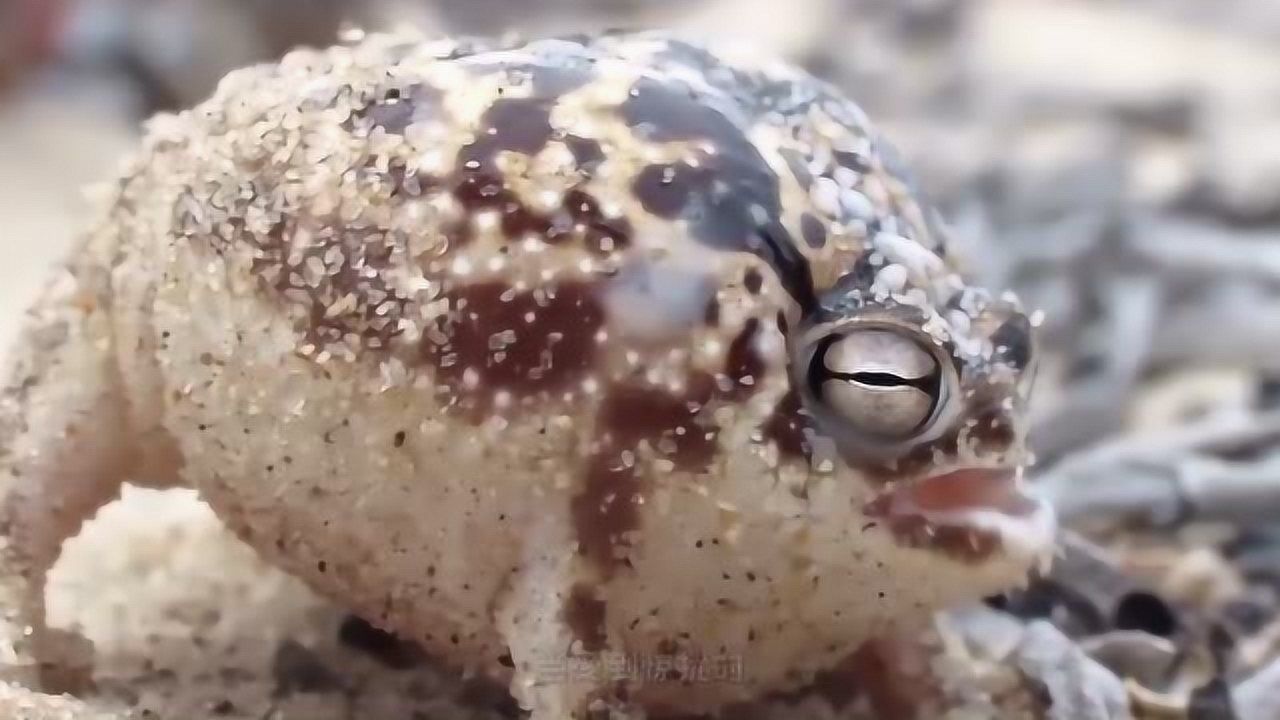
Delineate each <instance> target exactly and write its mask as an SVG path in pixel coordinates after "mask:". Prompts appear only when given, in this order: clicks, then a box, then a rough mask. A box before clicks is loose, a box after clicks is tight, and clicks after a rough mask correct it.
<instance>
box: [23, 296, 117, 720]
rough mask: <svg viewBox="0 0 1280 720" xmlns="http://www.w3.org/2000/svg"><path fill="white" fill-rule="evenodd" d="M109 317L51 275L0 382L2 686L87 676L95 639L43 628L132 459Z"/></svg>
mask: <svg viewBox="0 0 1280 720" xmlns="http://www.w3.org/2000/svg"><path fill="white" fill-rule="evenodd" d="M107 315H108V314H107V312H106V310H105V309H103V306H102V303H101V302H98V301H97V298H96V296H95V295H93V294H92V293H89V292H87V291H86V290H85V289H84V285H83V284H82V282H81V281H80V280H78V279H77V278H74V277H71V276H67V277H65V278H63V279H62V281H61V282H55V283H53V284H52V285H51V286H50V287H49V288H48V290H47V291H46V293H45V295H44V297H43V298H42V299H41V301H40V302H39V303H38V304H37V305H36V306H35V308H34V309H33V310H32V312H31V317H30V322H29V325H28V327H27V328H26V330H25V332H24V333H23V334H22V335H21V336H20V337H19V339H18V343H17V345H16V346H15V348H14V350H15V352H14V353H13V356H12V357H11V358H10V365H9V367H8V373H7V375H6V376H5V377H4V378H3V383H4V384H3V385H2V386H0V608H3V609H4V610H3V616H2V617H0V682H19V683H22V684H24V685H27V686H30V687H33V686H37V685H39V686H46V685H45V683H46V682H47V683H48V685H47V686H46V687H49V689H54V690H58V691H61V690H64V689H75V688H76V686H82V685H83V681H84V680H86V679H87V678H88V677H89V667H90V661H89V652H88V648H89V645H88V642H87V641H85V640H83V639H80V638H75V637H74V636H71V635H70V634H67V633H61V632H52V631H50V630H49V629H48V628H47V627H46V626H45V607H44V588H45V580H46V577H47V575H48V572H49V569H50V568H51V567H52V566H53V564H54V562H55V561H56V560H57V559H58V555H59V554H60V552H61V549H62V544H63V542H64V541H66V540H67V539H68V538H70V537H73V536H74V535H75V534H76V533H78V532H79V531H80V527H81V525H82V524H83V523H84V521H85V520H87V519H89V518H91V517H92V516H93V514H94V513H95V512H97V510H98V508H100V507H101V506H102V505H104V504H106V503H107V502H109V501H110V500H111V499H112V498H114V497H115V496H116V495H117V494H118V493H119V489H120V485H121V484H122V483H123V481H124V479H125V477H126V476H127V475H128V474H129V472H130V471H131V470H132V469H133V467H134V465H135V462H134V458H135V455H136V453H134V452H133V444H132V443H131V440H130V434H129V430H128V427H129V423H128V420H129V418H128V408H127V405H126V403H125V399H124V396H123V391H122V390H121V387H120V386H121V383H120V381H119V373H118V371H117V368H116V363H115V359H114V357H113V354H112V344H111V342H110V338H111V330H110V322H109V318H108V316H107ZM67 685H70V686H71V687H66V686H67ZM6 717H7V716H6ZM34 717H39V716H38V715H36V716H34Z"/></svg>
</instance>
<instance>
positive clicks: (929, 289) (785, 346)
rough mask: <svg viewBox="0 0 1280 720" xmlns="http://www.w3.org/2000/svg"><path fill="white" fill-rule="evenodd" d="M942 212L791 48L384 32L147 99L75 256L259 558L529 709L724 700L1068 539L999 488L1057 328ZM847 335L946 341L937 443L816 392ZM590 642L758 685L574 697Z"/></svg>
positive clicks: (133, 409)
mask: <svg viewBox="0 0 1280 720" xmlns="http://www.w3.org/2000/svg"><path fill="white" fill-rule="evenodd" d="M929 212H930V211H929V210H928V209H927V208H926V207H925V206H923V205H922V204H921V203H920V202H919V200H918V199H917V196H916V194H915V192H914V191H913V188H912V186H911V185H910V184H909V183H908V182H907V181H906V180H905V179H904V177H903V175H902V173H901V171H900V170H899V169H898V168H897V166H896V165H895V164H894V163H893V162H892V161H891V160H890V157H889V155H888V151H887V149H886V148H885V146H884V144H883V142H882V141H881V140H880V139H879V138H878V137H877V136H876V135H875V134H874V132H873V131H872V130H871V129H870V127H869V125H868V123H867V121H866V119H865V117H863V115H862V113H861V112H860V111H859V110H858V109H857V107H856V106H854V105H853V104H851V103H849V102H848V101H846V100H844V99H842V98H840V97H839V96H838V95H836V94H835V93H834V92H833V91H832V90H830V89H829V88H828V87H826V86H825V85H822V84H820V83H818V82H817V81H814V80H812V79H811V78H808V77H807V76H805V75H803V74H801V73H799V72H797V71H794V70H792V69H790V68H787V67H785V66H776V67H774V66H769V67H763V66H760V65H759V64H758V63H755V62H746V61H742V60H735V59H732V58H731V57H730V56H729V55H717V54H713V53H711V52H709V51H707V50H704V49H702V48H700V47H698V46H695V45H693V44H689V43H686V42H682V41H676V40H672V39H669V38H665V37H661V36H656V35H641V36H626V35H622V36H607V37H603V38H583V39H572V40H555V41H541V42H537V43H533V44H530V45H527V46H524V47H518V48H486V47H483V46H482V45H481V44H477V43H474V42H463V43H455V42H437V43H425V42H422V41H418V40H406V39H403V38H388V37H375V38H370V39H367V40H364V41H363V42H361V43H358V44H355V45H353V46H351V47H343V48H337V49H333V50H330V51H326V52H300V53H295V54H293V55H291V56H289V57H288V58H286V60H285V61H284V62H283V63H282V64H281V65H279V66H271V67H265V68H259V69H251V70H247V71H243V72H240V73H236V74H233V75H232V76H230V77H229V78H228V79H227V80H226V81H225V82H224V83H223V85H222V86H221V87H220V89H219V91H218V93H217V95H216V96H215V97H214V98H213V99H211V100H210V101H209V102H208V103H206V104H204V105H202V106H200V107H199V108H197V109H196V110H194V111H192V112H189V113H184V114H183V115H182V116H180V117H175V118H167V119H162V120H160V121H158V122H157V123H156V124H155V125H154V126H153V128H152V131H151V133H150V134H149V139H148V141H147V146H146V148H145V150H144V152H143V153H142V155H141V156H140V158H139V160H138V161H137V162H136V164H135V165H134V166H133V169H132V171H131V172H130V174H129V175H128V176H127V177H126V179H125V180H123V181H122V182H121V184H120V185H119V186H118V188H117V190H116V193H115V195H114V197H113V199H112V202H111V209H110V210H109V211H108V213H107V215H106V216H105V218H104V220H103V222H102V223H101V225H100V226H99V229H98V231H97V232H96V233H95V234H94V235H93V237H91V238H90V240H89V241H88V245H87V246H88V247H89V248H90V251H89V252H88V253H87V254H86V259H85V260H84V261H82V264H83V265H84V268H83V269H82V272H81V277H84V276H85V275H86V274H93V273H101V271H102V270H103V269H104V268H109V275H110V283H109V286H110V287H109V290H106V291H104V292H105V294H106V295H107V296H109V300H110V314H111V318H112V321H111V327H112V330H111V342H112V344H113V345H112V346H113V347H114V348H115V350H114V357H115V359H116V361H117V362H118V365H119V370H120V373H121V377H122V378H123V387H125V388H127V392H128V394H129V400H130V403H129V413H130V425H129V428H130V435H131V437H134V438H147V441H146V442H145V443H143V444H144V445H145V446H146V448H148V449H147V450H144V451H143V452H144V454H145V453H150V454H153V455H157V456H163V457H165V458H169V459H170V461H171V462H175V463H176V462H180V463H181V471H180V476H181V479H182V480H183V481H184V482H186V483H190V484H193V485H195V486H196V487H198V488H199V489H200V490H201V492H202V493H203V494H204V495H205V497H207V498H208V500H209V501H210V502H211V503H212V504H213V506H214V507H215V509H217V511H218V512H219V514H220V515H221V516H222V517H223V518H224V519H225V520H226V521H227V522H228V524H229V525H230V526H231V527H233V528H235V529H236V531H237V532H238V533H239V534H240V535H241V536H242V537H244V538H245V539H246V540H247V541H248V542H250V543H251V544H253V545H254V546H255V547H256V548H258V549H259V551H260V552H262V553H263V554H264V555H266V556H267V557H269V558H271V559H272V560H273V561H275V562H277V563H279V564H281V565H282V566H284V567H286V568H288V569H290V570H292V571H293V572H295V573H297V574H298V575H300V576H302V577H304V578H305V579H307V580H308V581H309V582H310V583H312V584H313V585H314V586H315V587H317V588H318V589H320V590H321V591H323V592H326V593H328V594H330V595H331V596H333V597H335V598H337V599H338V600H340V601H342V602H344V603H346V604H348V605H349V606H351V607H352V608H353V609H354V610H356V611H357V612H359V613H361V614H363V615H365V616H366V617H368V618H370V619H371V620H373V621H375V622H377V623H378V624H380V625H383V626H384V627H386V628H388V629H391V630H395V631H397V632H399V633H402V634H404V635H406V636H408V637H411V638H413V639H415V640H418V641H420V642H423V643H424V644H426V645H427V646H428V647H429V648H430V649H431V650H433V651H435V652H437V653H439V654H441V655H443V656H445V657H447V658H449V659H451V660H453V661H456V662H457V663H459V664H461V665H466V666H469V667H474V668H477V669H480V670H482V671H485V672H489V673H493V674H496V675H499V676H501V677H507V678H510V679H511V680H512V683H513V686H512V687H513V691H514V692H515V693H516V695H517V697H518V698H519V699H520V700H521V701H522V702H524V703H525V704H526V706H528V707H530V708H531V709H533V710H534V711H535V713H536V715H535V716H536V717H537V718H557V717H563V716H565V715H568V714H580V713H581V712H583V711H584V708H585V707H586V706H587V705H588V704H589V703H590V702H591V701H593V700H596V701H605V702H610V703H623V700H624V699H625V701H626V702H628V703H632V704H637V705H643V706H647V707H649V708H651V709H654V710H667V711H701V710H710V709H714V708H716V707H718V706H720V705H722V704H724V703H727V702H735V701H741V700H746V699H750V698H751V697H755V696H758V695H760V694H761V693H765V692H770V691H775V690H785V689H787V688H790V687H794V686H796V685H797V684H801V683H803V682H804V681H805V680H806V678H807V677H809V676H811V675H812V673H813V672H815V671H818V670H821V669H823V668H825V667H829V666H830V665H832V664H834V663H835V662H836V661H838V660H839V659H840V658H842V657H844V656H846V655H848V654H849V653H850V652H852V651H853V650H854V649H856V648H857V647H858V646H859V645H860V644H861V643H862V642H864V641H865V640H867V639H868V638H871V637H874V636H876V635H879V634H883V633H887V632H890V631H892V630H893V629H894V628H896V627H898V626H899V625H901V624H905V623H910V622H914V621H918V620H919V619H921V618H922V617H923V616H924V615H925V614H927V612H928V611H930V610H932V609H934V608H937V607H940V606H943V605H946V604H949V603H954V602H963V601H966V600H971V599H975V598H978V597H981V596H983V595H984V594H988V593H990V592H993V591H996V590H999V589H1001V588H1003V587H1006V586H1008V585H1010V584H1013V583H1016V582H1018V581H1019V580H1020V578H1021V577H1022V575H1023V573H1024V572H1025V570H1026V569H1027V567H1028V566H1029V565H1030V564H1032V563H1033V562H1034V561H1035V560H1037V559H1038V558H1039V557H1041V556H1042V555H1043V554H1044V552H1045V551H1046V550H1047V543H1048V534H1049V527H1050V525H1049V523H1050V521H1049V520H1048V518H1047V515H1046V514H1045V512H1044V511H1043V509H1042V508H1040V507H1039V506H1038V505H1037V504H1036V503H1034V502H1031V501H1029V500H1027V499H1026V498H1023V497H1022V496H1021V495H1020V494H1019V493H1017V492H1016V490H1015V489H1014V488H1013V487H1012V485H1010V484H1009V482H1007V480H1008V477H1009V472H1010V471H1011V469H1012V468H1014V467H1016V466H1017V465H1019V464H1020V463H1021V462H1022V460H1023V448H1022V435H1023V431H1022V418H1021V414H1020V410H1021V403H1022V393H1023V392H1024V391H1025V385H1026V374H1027V373H1026V371H1027V369H1028V367H1029V366H1030V365H1031V363H1032V357H1031V353H1032V351H1031V338H1030V334H1031V328H1030V323H1029V322H1028V320H1027V318H1026V316H1025V315H1023V314H1022V312H1021V311H1020V310H1019V309H1018V308H1017V306H1016V303H1015V302H1014V301H1013V300H1012V299H1009V298H999V299H997V298H993V297H991V296H990V295H989V294H988V293H986V292H984V291H982V290H980V289H977V288H973V287H970V286H968V285H966V284H965V283H964V282H963V280H962V279H961V278H959V277H958V276H957V275H956V274H955V273H954V271H953V270H952V269H951V267H950V266H949V265H948V260H947V256H946V252H945V247H944V245H943V237H942V235H941V234H940V232H939V231H938V229H937V227H936V226H935V225H934V224H933V223H932V222H931V221H930V217H929ZM855 326H857V327H863V326H865V327H876V328H884V329H887V331H889V332H891V333H892V337H893V338H897V337H903V338H909V339H910V341H911V343H913V345H912V347H918V348H920V349H922V352H923V353H924V356H925V357H928V358H934V359H933V360H927V361H921V362H927V363H935V362H936V363H937V368H938V369H937V371H936V372H935V373H934V374H933V375H931V376H930V378H929V379H927V381H926V379H919V380H913V381H912V382H915V383H916V385H912V386H911V387H910V388H900V391H901V392H904V393H910V392H913V390H911V388H915V389H916V390H919V391H920V392H923V393H932V392H935V391H938V387H943V386H945V387H943V390H942V391H939V392H942V394H943V395H944V396H945V402H944V401H942V400H939V401H937V402H936V403H933V404H932V406H931V407H932V408H933V409H932V410H931V411H930V412H931V414H930V418H929V422H928V423H927V424H925V423H921V428H920V431H919V432H918V433H915V434H913V435H911V436H910V437H892V438H890V437H888V436H886V435H884V434H883V433H878V432H876V428H875V427H874V423H875V422H876V415H875V414H874V413H872V414H871V415H870V416H868V417H869V419H867V418H864V419H863V421H862V422H863V426H861V427H859V428H858V431H857V432H854V431H852V430H851V427H850V425H849V423H848V421H847V420H846V419H844V418H843V417H842V415H841V413H840V412H836V411H834V410H833V409H832V406H831V405H829V404H828V403H827V402H826V400H825V399H824V396H823V393H824V392H826V391H825V390H824V389H823V386H822V385H821V383H820V382H819V381H818V380H816V379H815V377H816V376H815V375H814V374H813V373H814V372H815V370H814V368H815V366H814V362H815V358H818V359H819V360H821V356H822V354H823V353H825V352H826V351H825V350H817V349H815V348H819V347H821V348H826V347H828V346H829V344H830V342H829V341H824V340H823V339H824V338H837V337H840V336H843V334H845V333H848V332H851V331H852V330H851V329H852V328H854V327H855ZM824 342H826V343H827V344H825V345H824V344H823V343H824ZM849 377H850V378H853V377H854V375H850V376H849ZM858 377H861V378H866V379H868V382H872V383H873V384H875V383H884V382H890V380H892V382H897V380H895V379H893V378H892V376H887V375H884V374H883V373H881V374H879V375H877V374H874V373H873V374H872V375H861V376H858ZM885 378H890V380H886V379H885ZM935 386H937V387H935ZM876 387H879V386H878V385H877V386H876ZM895 387H896V386H895ZM866 392H877V390H875V388H872V390H868V391H866ZM895 392H896V391H895ZM867 423H871V424H872V427H870V428H868V427H866V424H867ZM179 458H180V459H179ZM147 464H148V465H149V466H153V467H154V466H157V465H160V464H161V463H158V462H151V463H147ZM930 478H932V480H929V479H930ZM568 651H572V652H574V653H583V652H585V653H591V654H595V657H596V658H597V659H598V660H600V664H598V666H597V667H605V665H604V660H605V659H607V658H610V657H621V656H627V657H643V658H650V659H652V658H659V657H679V658H686V659H688V658H722V659H724V658H729V659H732V660H734V661H736V663H737V665H736V667H739V668H740V672H739V674H738V676H736V677H735V678H734V679H733V680H732V681H728V682H726V681H723V680H722V681H717V682H711V681H703V680H697V679H695V678H694V677H692V676H691V675H688V674H687V673H688V672H689V671H688V670H687V669H686V670H685V671H684V672H686V675H684V676H678V674H677V675H672V674H670V673H665V672H664V673H663V674H662V677H652V676H650V675H646V674H643V673H637V672H634V671H633V672H630V673H629V674H626V675H625V676H623V677H616V676H614V677H610V678H601V677H597V678H596V679H594V680H591V681H581V679H580V681H579V682H576V683H575V682H568V681H566V680H565V678H563V677H557V673H556V669H557V667H559V668H561V669H562V668H563V667H564V666H563V661H562V659H563V657H564V655H565V653H566V652H568ZM557 663H560V664H559V665H557Z"/></svg>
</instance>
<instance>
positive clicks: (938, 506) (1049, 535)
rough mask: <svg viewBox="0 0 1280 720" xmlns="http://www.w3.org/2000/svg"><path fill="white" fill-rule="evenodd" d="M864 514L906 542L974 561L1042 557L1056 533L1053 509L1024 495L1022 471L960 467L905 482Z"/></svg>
mask: <svg viewBox="0 0 1280 720" xmlns="http://www.w3.org/2000/svg"><path fill="white" fill-rule="evenodd" d="M864 511H865V512H866V514H867V515H868V516H869V517H872V518H876V519H878V520H882V521H883V522H884V524H885V525H886V526H887V528H888V529H889V531H890V532H891V533H893V535H894V536H895V537H896V538H897V539H898V540H899V541H900V542H902V543H904V544H908V545H911V546H913V547H923V548H929V549H933V550H937V551H940V552H943V553H944V554H947V555H950V556H952V557H954V558H956V559H960V560H965V561H970V562H977V561H984V560H986V559H988V558H989V557H991V556H993V555H996V554H1000V555H1004V556H1034V557H1039V556H1042V555H1043V554H1044V553H1045V552H1046V549H1047V548H1049V547H1051V546H1052V544H1053V535H1054V531H1055V523H1054V518H1053V512H1052V510H1051V509H1050V507H1049V505H1048V504H1047V503H1045V502H1044V501H1042V500H1038V499H1035V498H1033V497H1031V496H1029V495H1027V494H1026V493H1025V492H1024V490H1023V487H1022V482H1021V471H1020V469H1019V468H1017V467H971V468H957V469H953V470H949V471H947V472H944V473H939V474H937V475H931V476H928V477H925V478H921V479H919V480H914V481H909V482H899V483H898V484H896V485H895V486H894V487H892V488H890V489H888V490H886V491H884V492H882V493H881V494H880V495H878V496H877V497H876V498H875V499H874V500H872V501H871V502H870V503H867V505H866V506H865V507H864Z"/></svg>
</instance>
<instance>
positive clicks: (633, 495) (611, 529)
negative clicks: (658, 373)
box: [570, 375, 717, 579]
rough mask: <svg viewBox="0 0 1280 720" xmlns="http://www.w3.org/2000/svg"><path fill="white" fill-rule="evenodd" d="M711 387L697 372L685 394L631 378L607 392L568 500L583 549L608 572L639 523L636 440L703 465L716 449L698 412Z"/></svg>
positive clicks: (693, 467) (682, 463) (680, 463)
mask: <svg viewBox="0 0 1280 720" xmlns="http://www.w3.org/2000/svg"><path fill="white" fill-rule="evenodd" d="M714 387H715V383H714V381H713V380H712V379H711V378H710V377H707V376H705V375H700V376H695V378H694V379H693V380H692V381H691V382H690V387H689V389H688V391H687V393H686V394H685V396H684V397H675V396H672V395H668V394H666V393H664V392H662V391H661V390H658V389H655V388H645V387H636V386H630V385H618V386H614V387H612V388H610V390H609V393H608V395H606V396H605V399H604V401H603V403H602V404H601V407H600V410H599V413H598V415H597V416H596V435H597V447H596V448H595V450H594V452H592V453H591V455H590V457H588V458H587V463H586V466H585V467H584V469H583V473H584V481H583V487H582V490H581V492H579V494H578V495H577V496H575V497H574V498H573V500H572V502H571V507H570V510H571V513H572V515H573V523H574V527H575V529H576V530H577V535H578V546H579V552H581V553H582V554H583V555H585V556H586V557H587V558H588V560H589V561H590V562H591V563H592V564H593V565H594V566H595V567H596V568H598V569H599V570H600V572H601V574H602V575H603V576H604V578H605V579H608V578H609V577H611V576H612V575H613V573H614V572H615V571H616V570H617V567H618V566H619V565H620V564H623V563H624V562H625V561H624V559H623V558H621V557H619V553H618V551H619V550H620V549H623V548H625V547H626V545H627V539H626V537H625V535H626V534H627V533H628V532H630V531H632V530H635V529H636V528H637V527H638V523H639V512H638V509H637V502H638V501H639V499H640V496H641V492H642V486H641V481H642V477H643V474H642V473H643V469H642V468H641V467H640V464H639V462H640V461H639V458H638V457H637V454H636V450H637V448H639V446H640V444H641V443H642V442H646V443H647V444H648V445H649V446H650V447H651V448H653V449H654V450H655V451H657V452H658V453H659V454H660V455H662V456H664V457H666V458H668V459H669V460H671V461H672V462H673V463H674V464H675V467H676V469H678V470H685V471H689V472H700V471H704V470H706V468H707V467H708V465H710V463H711V460H712V459H713V457H714V456H715V452H716V447H717V446H716V430H715V429H714V428H707V427H704V426H702V425H701V424H700V423H699V422H698V421H699V417H698V415H699V413H700V412H701V411H702V409H703V408H704V407H705V406H706V404H707V402H708V401H709V400H710V399H711V397H712V394H713V392H714Z"/></svg>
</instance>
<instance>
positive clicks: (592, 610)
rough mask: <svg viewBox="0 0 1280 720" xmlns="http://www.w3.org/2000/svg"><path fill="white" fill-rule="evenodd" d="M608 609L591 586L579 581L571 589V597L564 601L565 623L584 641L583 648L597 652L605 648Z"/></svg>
mask: <svg viewBox="0 0 1280 720" xmlns="http://www.w3.org/2000/svg"><path fill="white" fill-rule="evenodd" d="M607 610H608V606H607V605H606V604H605V602H604V601H603V600H600V599H598V598H597V597H596V596H595V592H594V590H593V589H592V588H591V586H589V585H584V584H582V583H578V584H576V585H574V586H573V587H572V588H571V589H570V590H569V598H568V599H567V600H566V601H565V603H564V610H563V618H564V623H565V625H568V626H569V630H570V631H571V632H572V633H573V637H574V639H576V640H578V641H579V642H581V643H582V649H583V650H585V651H587V652H589V653H596V652H600V651H601V650H604V649H605V646H606V644H607V641H608V635H607V633H606V631H605V627H604V621H605V615H606V612H607Z"/></svg>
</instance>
